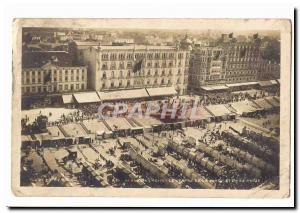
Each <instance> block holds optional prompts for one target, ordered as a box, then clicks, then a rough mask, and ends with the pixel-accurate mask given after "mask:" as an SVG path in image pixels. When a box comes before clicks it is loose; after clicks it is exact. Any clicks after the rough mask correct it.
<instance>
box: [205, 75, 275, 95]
mask: <svg viewBox="0 0 300 213" xmlns="http://www.w3.org/2000/svg"><path fill="white" fill-rule="evenodd" d="M279 85H280V79H275V80H266V81H254V82H241V83H232V84H224V85H207V86H202V87H200V89H199V92H200V93H201V94H213V93H219V94H220V93H222V92H237V91H238V92H240V91H246V90H253V89H254V90H256V89H263V90H266V91H270V92H272V91H276V90H277V89H278V88H279Z"/></svg>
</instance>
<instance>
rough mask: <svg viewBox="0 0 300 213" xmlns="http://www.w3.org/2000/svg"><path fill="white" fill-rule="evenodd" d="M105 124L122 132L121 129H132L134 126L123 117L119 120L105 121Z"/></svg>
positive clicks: (110, 119) (118, 118)
mask: <svg viewBox="0 0 300 213" xmlns="http://www.w3.org/2000/svg"><path fill="white" fill-rule="evenodd" d="M105 122H106V123H107V124H108V125H109V127H110V128H111V129H112V130H120V129H131V128H132V126H131V125H130V123H129V122H128V121H127V120H126V119H125V118H122V117H117V118H109V119H107V120H105Z"/></svg>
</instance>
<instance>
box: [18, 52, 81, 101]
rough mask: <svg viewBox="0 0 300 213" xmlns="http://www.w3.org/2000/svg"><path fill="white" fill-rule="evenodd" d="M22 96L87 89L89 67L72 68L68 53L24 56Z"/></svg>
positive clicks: (32, 53) (33, 53)
mask: <svg viewBox="0 0 300 213" xmlns="http://www.w3.org/2000/svg"><path fill="white" fill-rule="evenodd" d="M21 88H22V95H29V94H30V95H32V94H37V95H38V94H44V93H67V92H74V91H83V90H86V89H87V67H86V66H72V58H71V57H70V55H69V54H68V53H67V52H62V51H60V52H59V51H58V52H55V51H52V52H29V53H25V54H23V63H22V87H21Z"/></svg>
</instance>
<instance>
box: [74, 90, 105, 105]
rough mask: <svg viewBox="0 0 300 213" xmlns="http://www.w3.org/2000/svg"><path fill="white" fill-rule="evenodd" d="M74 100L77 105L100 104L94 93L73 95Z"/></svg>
mask: <svg viewBox="0 0 300 213" xmlns="http://www.w3.org/2000/svg"><path fill="white" fill-rule="evenodd" d="M74 98H75V100H76V101H77V103H79V104H83V103H96V102H100V98H99V97H98V95H97V93H96V92H84V93H74Z"/></svg>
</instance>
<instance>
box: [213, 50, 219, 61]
mask: <svg viewBox="0 0 300 213" xmlns="http://www.w3.org/2000/svg"><path fill="white" fill-rule="evenodd" d="M220 54H221V53H220V51H217V52H215V54H214V60H218V59H219V57H220Z"/></svg>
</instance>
